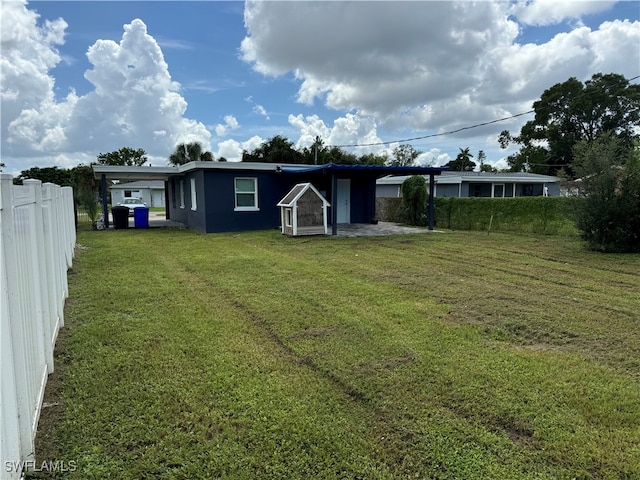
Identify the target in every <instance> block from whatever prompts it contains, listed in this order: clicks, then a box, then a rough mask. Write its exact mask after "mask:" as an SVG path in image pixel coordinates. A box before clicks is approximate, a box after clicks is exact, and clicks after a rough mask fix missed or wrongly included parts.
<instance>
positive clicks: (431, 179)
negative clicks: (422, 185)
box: [429, 173, 435, 230]
mask: <svg viewBox="0 0 640 480" xmlns="http://www.w3.org/2000/svg"><path fill="white" fill-rule="evenodd" d="M434 186H435V175H434V174H433V173H432V174H430V175H429V230H433V210H434V208H433V190H434Z"/></svg>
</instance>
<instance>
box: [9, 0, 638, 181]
mask: <svg viewBox="0 0 640 480" xmlns="http://www.w3.org/2000/svg"><path fill="white" fill-rule="evenodd" d="M1 8H2V22H3V23H2V51H1V52H0V53H1V58H2V82H1V84H2V132H1V133H2V145H1V147H2V162H4V163H5V164H6V167H5V172H8V173H11V174H18V173H19V172H20V171H21V170H24V169H27V168H30V167H32V166H40V167H43V166H51V165H58V166H60V167H71V166H74V165H77V164H79V163H85V164H87V163H89V162H91V161H95V157H96V155H97V154H98V153H102V152H108V151H112V150H117V149H119V148H120V147H123V146H130V147H134V148H144V149H145V150H146V151H147V153H148V155H149V157H150V159H151V163H152V164H154V165H162V164H164V163H165V162H166V159H167V157H168V156H169V154H170V153H171V151H172V149H173V147H174V146H175V145H176V144H177V143H179V142H181V141H200V142H201V143H203V144H204V146H205V147H206V148H207V149H210V150H211V151H212V152H213V153H214V156H215V157H216V158H217V157H220V156H224V157H225V158H227V159H228V160H231V161H234V160H239V159H240V154H241V152H242V149H247V150H251V149H253V148H255V147H256V146H258V145H259V144H260V143H261V142H262V141H265V140H267V139H269V138H271V137H273V136H274V135H284V136H286V137H287V138H289V139H290V140H291V141H292V142H294V143H295V144H296V145H298V146H301V147H302V146H306V145H309V144H310V143H311V141H312V139H313V138H314V137H315V136H316V135H320V136H321V137H322V138H323V139H324V141H325V143H326V144H330V145H346V144H349V145H351V144H358V145H363V144H372V143H373V144H375V143H382V142H386V143H385V144H384V145H372V146H363V147H357V148H352V147H349V148H348V149H347V150H349V151H353V152H354V153H357V154H360V153H367V152H370V151H371V152H374V153H385V152H387V153H389V152H390V151H391V149H392V148H393V147H394V146H396V145H397V143H393V141H394V140H404V139H408V138H415V137H423V136H427V135H433V134H435V133H440V132H447V131H451V130H455V129H458V128H461V127H465V126H469V125H474V124H477V123H483V122H487V121H492V120H495V119H498V118H503V117H508V116H511V115H515V114H518V113H521V112H525V111H528V110H530V109H531V104H532V102H533V101H535V100H536V99H537V98H539V96H540V94H541V93H542V92H543V91H544V89H546V88H549V87H550V86H552V85H554V84H555V83H558V82H562V81H564V80H566V79H568V78H569V77H571V76H574V77H576V78H578V79H579V80H583V81H584V80H587V79H588V78H590V77H591V75H593V74H594V73H597V72H603V73H609V72H615V73H620V74H623V75H625V76H626V77H627V78H631V77H635V76H637V75H640V20H639V19H640V4H639V3H638V2H629V1H627V2H612V1H607V2H595V1H589V2H576V1H572V2H561V1H556V0H553V1H539V0H533V1H526V2H491V1H483V2H478V3H475V4H474V3H470V2H257V3H256V2H247V3H244V2H206V1H199V2H154V1H145V2H58V1H34V2H28V3H26V2H24V1H20V0H3V1H2V7H1ZM59 19H61V20H59ZM636 82H637V80H636ZM528 119H529V117H526V116H525V117H518V118H516V119H512V120H510V121H506V122H503V123H499V124H496V125H492V126H487V127H482V128H478V129H473V130H466V131H464V132H463V133H460V134H456V135H447V136H438V137H432V138H427V139H422V140H416V141H411V142H403V143H411V144H412V145H413V146H414V147H415V148H416V149H417V150H420V151H422V152H423V154H422V155H421V157H420V158H419V161H420V163H424V164H432V165H441V164H444V163H446V162H447V161H448V160H450V159H452V158H454V157H455V155H456V153H457V152H458V151H459V148H466V147H469V148H470V150H471V152H472V153H474V155H475V154H477V152H478V150H480V149H482V150H484V151H485V152H486V154H487V157H488V161H489V162H490V163H492V164H494V165H496V166H498V167H501V166H504V157H506V155H508V154H509V153H510V151H503V150H500V149H499V146H498V144H497V135H498V134H499V132H500V131H501V130H502V129H510V130H511V131H514V132H515V131H518V130H519V128H520V126H521V125H522V123H523V122H524V121H526V120H528Z"/></svg>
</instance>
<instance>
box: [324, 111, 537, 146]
mask: <svg viewBox="0 0 640 480" xmlns="http://www.w3.org/2000/svg"><path fill="white" fill-rule="evenodd" d="M534 111H535V110H529V111H528V112H522V113H516V114H515V115H511V116H509V117H504V118H498V119H497V120H491V121H490V122H482V123H476V124H475V125H470V126H468V127H462V128H458V129H456V130H450V131H448V132H440V133H432V134H430V135H422V136H420V137H413V138H405V139H403V140H390V141H388V142H375V143H354V144H351V145H334V146H336V147H340V148H343V147H373V146H375V145H387V144H391V143H407V142H414V141H416V140H424V139H425V138H433V137H442V136H444V135H452V134H454V133H458V132H462V131H464V130H471V129H472V128H478V127H484V126H485V125H491V124H494V123H499V122H504V121H505V120H511V119H512V118H517V117H522V116H523V115H529V114H530V113H533V112H534Z"/></svg>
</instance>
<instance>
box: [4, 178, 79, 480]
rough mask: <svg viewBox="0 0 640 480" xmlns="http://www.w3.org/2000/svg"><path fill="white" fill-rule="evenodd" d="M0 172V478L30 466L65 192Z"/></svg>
mask: <svg viewBox="0 0 640 480" xmlns="http://www.w3.org/2000/svg"><path fill="white" fill-rule="evenodd" d="M12 180H13V179H12V177H11V176H10V175H6V174H0V262H1V263H0V266H1V268H0V479H2V480H4V479H17V478H20V475H21V472H22V470H23V469H24V468H25V466H31V467H36V466H37V465H35V457H34V438H35V434H36V430H37V426H38V419H39V416H40V409H41V407H42V399H43V395H44V389H45V385H46V382H47V377H48V375H49V374H50V373H51V372H53V348H54V345H55V341H56V337H57V334H58V329H59V328H60V327H61V326H62V325H63V322H64V310H63V309H64V302H65V299H66V297H67V294H68V286H67V269H68V268H69V267H70V266H71V262H72V258H73V251H74V246H75V239H76V237H75V224H74V215H73V190H72V189H71V187H59V186H57V185H53V184H50V183H46V184H44V185H43V184H41V182H40V181H39V180H25V182H24V186H17V185H13V182H12Z"/></svg>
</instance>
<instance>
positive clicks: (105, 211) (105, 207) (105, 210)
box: [100, 173, 109, 228]
mask: <svg viewBox="0 0 640 480" xmlns="http://www.w3.org/2000/svg"><path fill="white" fill-rule="evenodd" d="M100 190H102V214H103V215H104V228H109V207H108V204H107V176H106V175H105V174H104V173H103V174H102V175H100Z"/></svg>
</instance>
